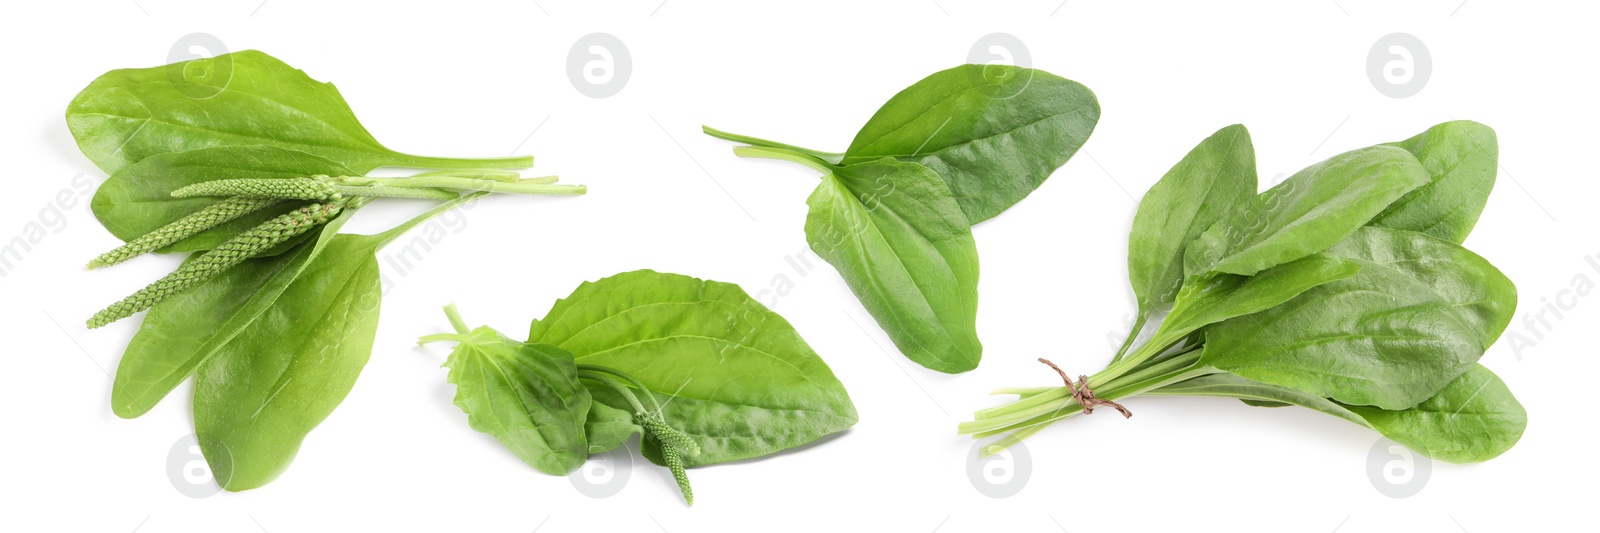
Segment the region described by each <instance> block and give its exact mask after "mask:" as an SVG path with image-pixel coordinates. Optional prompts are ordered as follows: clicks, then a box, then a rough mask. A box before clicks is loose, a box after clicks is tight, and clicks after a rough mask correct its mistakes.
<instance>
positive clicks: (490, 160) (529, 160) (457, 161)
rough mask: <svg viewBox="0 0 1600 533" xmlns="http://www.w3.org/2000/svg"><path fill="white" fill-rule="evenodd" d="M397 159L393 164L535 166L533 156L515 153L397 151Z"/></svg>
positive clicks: (413, 165)
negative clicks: (431, 154)
mask: <svg viewBox="0 0 1600 533" xmlns="http://www.w3.org/2000/svg"><path fill="white" fill-rule="evenodd" d="M395 155H396V156H397V158H396V160H395V161H393V162H392V163H393V164H392V165H388V166H397V167H412V168H439V169H452V170H456V169H474V170H475V169H514V168H528V167H532V166H533V156H531V155H514V156H506V157H484V158H454V157H429V156H421V155H411V154H400V153H396V154H395Z"/></svg>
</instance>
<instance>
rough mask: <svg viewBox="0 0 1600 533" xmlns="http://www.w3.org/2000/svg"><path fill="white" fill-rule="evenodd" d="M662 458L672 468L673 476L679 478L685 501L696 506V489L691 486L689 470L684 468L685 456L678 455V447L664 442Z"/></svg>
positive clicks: (691, 505)
mask: <svg viewBox="0 0 1600 533" xmlns="http://www.w3.org/2000/svg"><path fill="white" fill-rule="evenodd" d="M661 458H662V459H663V460H664V462H666V463H667V469H669V470H672V478H673V479H676V480H678V490H680V491H683V499H684V501H687V502H689V506H690V507H694V489H692V488H690V487H689V472H687V471H685V470H684V469H683V456H681V455H678V449H677V448H676V447H674V446H672V445H671V444H667V443H662V444H661Z"/></svg>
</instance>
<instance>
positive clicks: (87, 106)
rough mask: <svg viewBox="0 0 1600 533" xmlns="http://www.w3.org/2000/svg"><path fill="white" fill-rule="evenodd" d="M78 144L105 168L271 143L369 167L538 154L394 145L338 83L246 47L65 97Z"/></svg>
mask: <svg viewBox="0 0 1600 533" xmlns="http://www.w3.org/2000/svg"><path fill="white" fill-rule="evenodd" d="M67 127H68V128H69V129H71V130H72V136H73V138H75V139H77V142H78V148H79V149H80V150H82V151H83V153H84V155H87V156H89V159H90V160H91V161H94V164H95V165H97V166H99V167H100V169H101V170H104V171H106V172H107V173H115V172H117V171H118V170H121V169H122V168H123V167H125V166H128V165H130V164H133V163H137V162H139V161H141V160H143V159H145V158H147V157H150V156H153V155H156V154H163V153H169V152H182V151H185V150H194V149H198V148H210V147H215V146H243V145H269V146H275V147H279V148H287V149H291V150H298V151H302V152H307V153H310V154H315V155H318V156H321V157H325V158H327V159H330V160H333V161H336V162H339V163H341V164H343V165H345V166H347V167H349V168H351V169H354V170H355V171H356V172H360V173H365V172H367V171H369V170H372V169H374V168H377V167H382V166H414V167H457V168H485V167H488V168H502V167H504V168H522V167H527V166H530V165H531V164H532V159H530V158H525V157H512V158H501V159H485V160H472V159H446V158H432V157H420V156H413V155H407V154H402V153H399V152H395V151H393V150H390V149H388V148H385V147H384V146H383V145H381V144H379V143H378V141H377V139H374V138H373V137H372V134H371V133H368V132H367V130H366V128H364V127H362V126H361V123H360V122H359V121H357V120H356V116H355V113H353V112H352V111H351V110H350V105H349V104H347V103H345V101H344V97H343V96H340V95H339V91H338V90H337V89H335V88H334V87H333V85H332V84H329V83H322V82H318V81H317V80H314V79H311V77H310V76H307V75H306V74H305V72H302V71H300V70H297V69H295V68H294V67H291V66H289V65H287V64H285V63H284V62H282V61H279V60H277V59H276V58H273V57H272V56H269V55H267V54H264V53H261V52H258V51H255V50H245V51H242V52H235V53H231V54H223V55H220V56H217V57H212V58H204V59H194V60H190V61H183V62H178V63H173V64H170V65H163V66H159V67H150V68H136V69H118V70H113V71H110V72H107V73H105V74H103V75H101V76H100V77H99V78H96V79H95V80H94V82H92V83H90V84H89V86H88V87H86V88H84V90H83V91H82V92H79V93H78V95H77V96H76V97H74V98H73V99H72V103H71V104H69V105H68V106H67Z"/></svg>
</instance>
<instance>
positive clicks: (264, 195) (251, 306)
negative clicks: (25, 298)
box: [67, 51, 585, 491]
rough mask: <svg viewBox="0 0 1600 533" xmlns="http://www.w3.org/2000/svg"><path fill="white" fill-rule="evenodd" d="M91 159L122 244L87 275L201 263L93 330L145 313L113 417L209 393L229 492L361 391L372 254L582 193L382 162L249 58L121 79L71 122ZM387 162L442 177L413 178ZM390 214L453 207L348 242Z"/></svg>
mask: <svg viewBox="0 0 1600 533" xmlns="http://www.w3.org/2000/svg"><path fill="white" fill-rule="evenodd" d="M67 122H68V125H69V126H70V128H71V130H72V132H73V135H74V137H75V138H76V139H77V141H78V146H79V147H80V148H81V149H82V150H83V152H84V154H85V155H87V156H89V158H90V159H91V160H93V161H94V162H95V164H97V165H99V166H100V167H101V168H103V169H106V170H107V171H108V172H111V173H112V175H111V177H110V178H109V179H107V180H106V182H105V183H104V184H103V185H102V186H101V187H100V189H99V190H98V191H97V192H96V194H95V198H94V201H93V203H92V208H93V210H94V213H95V216H96V217H97V218H98V219H99V220H100V222H101V223H102V224H103V225H104V226H105V227H106V229H107V230H109V231H110V232H111V233H112V234H113V235H115V236H117V237H119V238H121V239H123V240H124V241H125V244H123V245H122V246H121V247H118V248H117V249H115V250H112V251H110V252H107V253H106V254H104V255H101V256H99V257H97V258H95V259H93V260H92V261H90V263H89V267H90V268H100V267H106V266H111V265H115V264H118V263H121V262H124V261H127V260H129V259H132V258H134V257H137V256H139V255H142V254H145V253H149V252H194V253H193V254H192V255H191V256H190V257H189V258H188V259H187V260H186V261H184V263H183V264H182V265H181V266H179V267H178V269H177V270H175V271H174V272H173V273H172V274H170V275H168V276H166V277H165V278H162V279H161V280H159V281H156V282H155V283H152V284H151V285H149V286H148V287H146V288H145V289H143V290H140V291H138V292H136V293H134V294H133V295H131V296H129V297H128V298H126V299H124V300H122V301H120V302H117V303H114V304H112V305H111V306H109V307H107V308H106V309H105V310H102V311H101V312H99V313H96V314H95V315H94V316H93V317H92V318H90V319H89V321H88V325H89V326H90V327H91V328H93V327H100V326H104V325H106V324H109V323H111V322H114V321H117V320H120V319H123V318H127V317H129V316H132V315H134V314H136V313H138V312H140V311H144V310H146V309H148V310H149V313H148V314H146V316H145V317H144V321H143V323H142V324H140V327H139V330H138V332H137V333H135V334H134V336H133V339H132V340H131V341H129V343H128V347H127V349H126V351H125V352H124V354H123V357H122V360H121V362H120V363H119V364H118V366H117V374H116V377H115V379H114V381H113V385H112V394H111V401H112V410H113V411H114V412H115V413H116V414H117V415H118V416H121V417H125V418H132V417H137V416H139V415H142V414H144V413H145V412H148V411H149V410H150V409H151V408H152V407H154V406H155V404H156V403H157V402H159V401H160V400H161V399H162V398H163V397H165V396H166V395H167V394H168V393H169V392H171V391H172V390H173V389H174V388H175V387H177V385H178V384H179V383H181V382H183V381H184V380H186V379H188V377H189V376H191V375H193V376H195V381H196V386H195V394H194V415H195V416H194V418H195V432H196V435H197V438H198V440H199V442H200V448H201V452H202V453H203V454H204V456H205V458H206V461H207V462H208V463H209V464H210V466H211V469H212V473H213V475H214V476H215V478H216V480H217V482H218V484H220V485H221V486H222V487H223V488H225V489H228V490H235V491H237V490H245V489H251V488H256V487H260V486H262V485H265V484H266V483H268V482H270V481H272V480H273V479H274V478H276V477H277V476H278V475H279V474H281V473H282V472H283V471H284V470H285V469H286V468H288V466H289V463H290V462H291V461H292V460H293V459H294V456H295V454H296V453H297V451H298V450H299V447H300V443H301V442H302V441H303V439H304V438H305V436H306V435H307V434H308V433H309V432H310V431H311V430H312V429H313V428H315V427H316V426H317V425H318V424H319V423H321V422H322V420H323V419H324V418H326V417H327V416H328V414H329V413H331V412H332V411H333V409H334V408H335V407H337V406H338V405H339V403H340V402H342V401H343V400H344V397H345V395H346V394H348V393H349V391H350V389H351V387H352V386H353V385H354V383H355V380H356V377H357V376H358V375H359V374H360V372H361V369H362V368H363V367H364V366H365V364H366V361H367V358H368V357H369V355H370V354H371V351H372V345H373V336H374V335H375V333H376V331H377V320H378V308H379V305H380V300H381V296H382V294H381V290H380V288H379V282H378V281H379V278H378V263H377V259H376V252H377V250H378V249H379V248H381V247H383V246H384V245H385V244H387V243H389V242H391V241H392V240H394V239H395V238H397V237H398V236H399V235H400V234H402V233H404V232H405V231H407V230H408V229H410V228H412V227H415V226H416V225H418V224H420V223H421V222H423V221H425V220H427V219H429V218H430V217H433V216H435V215H438V214H440V213H443V212H445V211H448V210H449V209H452V208H454V207H456V206H460V205H462V204H465V203H468V202H472V201H475V200H476V199H478V198H480V197H482V196H484V195H487V194H491V193H513V194H540V195H552V194H553V195H567V194H583V193H584V192H585V188H584V187H582V186H570V185H559V184H555V178H554V177H539V178H522V177H521V176H520V175H519V174H518V173H516V172H513V171H510V170H503V169H498V168H489V167H508V168H521V167H526V166H529V165H530V164H531V163H532V158H529V157H508V158H497V159H488V160H464V159H446V158H423V157H415V156H408V155H404V154H399V153H397V152H393V151H391V150H388V149H387V148H383V147H382V146H381V145H379V144H377V142H376V141H375V140H373V139H372V138H371V136H370V135H369V134H367V133H366V131H365V130H364V129H362V127H361V125H360V124H359V123H358V122H356V120H355V117H354V115H353V114H351V112H350V110H349V108H348V106H346V105H345V104H344V100H343V99H342V98H341V97H340V96H339V94H338V92H337V91H335V90H334V89H333V87H332V86H331V85H327V84H322V83H318V82H316V81H314V80H311V79H310V78H308V77H306V76H305V74H303V73H301V72H300V71H297V70H294V69H293V68H291V67H289V66H288V65H285V64H283V63H282V62H280V61H278V60H276V59H273V58H271V57H270V56H267V55H266V54H263V53H260V52H255V51H248V52H240V53H236V54H229V55H225V56H219V57H217V58H211V59H204V60H195V61H186V62H183V63H176V64H173V65H168V66H165V67H156V68H151V69H129V70H117V71H113V72H110V73H107V74H106V75H104V76H101V77H100V78H99V79H97V80H95V82H94V83H92V84H91V85H90V86H89V87H88V88H87V89H85V90H84V91H83V92H82V93H80V94H79V95H78V97H77V98H75V99H74V100H73V102H72V104H71V105H70V106H69V108H68V111H67ZM385 165H404V166H420V167H440V166H443V167H484V168H470V169H460V168H447V169H445V170H439V171H434V172H426V173H422V174H415V175H412V176H408V177H395V178H389V177H384V178H378V177H367V176H363V175H362V174H363V173H365V172H366V171H368V170H371V169H372V168H375V167H378V166H385ZM380 198H410V199H428V200H434V201H439V202H441V203H439V205H437V206H436V207H434V208H433V209H431V210H429V211H427V212H425V213H423V214H421V215H420V216H418V217H416V218H413V219H411V220H409V221H407V222H405V223H402V224H400V225H399V226H396V227H394V228H392V229H389V230H387V231H383V232H381V233H378V234H374V235H348V234H340V233H339V228H340V227H341V226H342V225H343V224H344V222H345V221H346V220H348V219H349V218H350V217H351V216H353V214H354V213H355V212H357V211H358V210H360V209H361V208H362V207H364V206H366V205H369V204H370V203H372V202H374V201H376V200H378V199H380Z"/></svg>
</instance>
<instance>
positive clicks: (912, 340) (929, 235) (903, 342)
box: [806, 158, 983, 373]
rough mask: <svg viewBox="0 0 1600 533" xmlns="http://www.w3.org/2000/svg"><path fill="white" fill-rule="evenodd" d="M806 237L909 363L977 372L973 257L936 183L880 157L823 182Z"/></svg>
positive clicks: (959, 219)
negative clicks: (975, 369)
mask: <svg viewBox="0 0 1600 533" xmlns="http://www.w3.org/2000/svg"><path fill="white" fill-rule="evenodd" d="M806 203H807V205H810V206H811V211H810V213H809V214H808V215H807V217H806V239H807V240H808V241H810V243H811V249H812V250H815V251H816V252H817V255H819V256H821V257H822V258H823V259H825V260H827V261H828V263H829V264H832V265H833V267H834V268H835V269H837V270H838V271H839V275H840V276H843V277H844V280H845V283H846V284H847V285H849V286H850V290H851V291H852V292H854V293H855V295H856V297H857V298H858V299H860V300H861V305H862V306H864V307H866V308H867V312H869V313H871V314H872V317H873V318H874V319H876V320H877V321H878V325H879V326H881V327H883V329H884V331H885V332H887V333H888V334H889V338H890V339H891V340H893V341H894V343H895V346H898V347H899V348H900V351H901V352H902V353H904V354H906V357H908V358H910V359H911V360H912V361H915V362H917V364H920V365H922V366H925V367H928V368H931V369H933V370H938V371H940V372H947V373H956V372H966V371H968V370H972V369H973V368H976V367H977V366H978V360H979V358H980V357H981V356H982V354H983V346H982V344H980V343H979V342H978V331H977V315H978V249H977V244H976V243H974V242H973V239H972V229H971V228H970V227H969V226H968V225H967V220H966V217H965V216H963V215H962V214H961V209H960V207H959V206H957V205H956V202H955V201H954V200H952V199H951V198H950V193H949V190H948V189H947V188H946V187H945V184H944V182H943V181H941V180H940V179H939V176H938V175H936V174H934V173H933V172H932V171H930V170H928V169H927V168H926V167H923V166H921V165H917V164H915V163H902V162H898V161H895V160H893V159H888V158H885V159H881V160H878V161H872V162H868V163H859V164H854V165H846V166H843V167H839V168H836V169H834V170H833V172H832V173H830V174H828V175H826V176H823V178H822V184H821V185H818V186H817V190H816V191H815V192H813V193H811V198H810V199H808V200H806Z"/></svg>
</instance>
